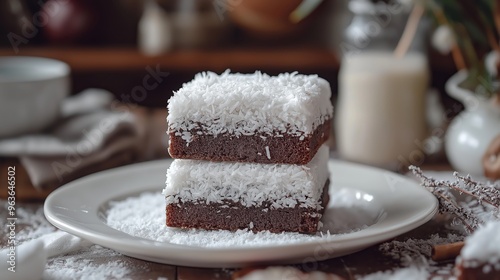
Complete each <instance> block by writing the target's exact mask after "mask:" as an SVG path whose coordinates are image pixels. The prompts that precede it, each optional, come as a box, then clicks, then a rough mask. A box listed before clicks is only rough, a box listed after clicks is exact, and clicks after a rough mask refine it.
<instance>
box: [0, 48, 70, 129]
mask: <svg viewBox="0 0 500 280" xmlns="http://www.w3.org/2000/svg"><path fill="white" fill-rule="evenodd" d="M69 92H70V67H69V66H68V65H67V64H66V63H64V62H61V61H57V60H53V59H48V58H39V57H23V56H15V57H0V138H5V137H11V136H17V135H21V134H28V133H36V132H40V131H42V130H44V129H46V128H47V127H48V126H50V125H51V124H53V123H54V122H55V121H57V119H58V118H59V117H60V114H61V108H60V107H61V103H62V100H63V99H64V98H65V97H66V96H68V95H69Z"/></svg>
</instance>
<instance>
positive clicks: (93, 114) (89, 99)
mask: <svg viewBox="0 0 500 280" xmlns="http://www.w3.org/2000/svg"><path fill="white" fill-rule="evenodd" d="M112 100H113V95H112V94H111V93H109V92H107V91H105V90H100V89H88V90H85V91H83V92H81V93H79V94H77V95H75V96H72V97H69V98H68V99H67V100H65V101H64V103H63V105H62V108H61V110H62V112H61V114H62V118H61V120H60V121H59V122H58V123H56V124H54V125H53V126H52V127H51V128H50V129H48V130H47V131H45V132H44V133H41V134H34V135H23V136H19V137H16V138H9V139H0V156H10V157H19V158H20V160H21V162H22V164H23V166H24V167H25V169H26V171H27V172H28V175H29V177H30V179H31V182H32V184H33V185H34V186H35V187H36V188H46V187H47V188H53V187H56V186H58V185H61V184H63V183H65V182H67V181H70V180H72V179H75V178H77V177H80V176H83V175H86V174H82V170H86V171H87V172H88V170H91V171H98V170H99V168H94V169H95V170H92V168H91V167H92V166H95V165H98V164H103V165H104V167H106V166H108V167H113V163H114V162H116V163H119V162H125V161H126V159H129V158H133V157H135V156H137V154H138V152H139V148H140V147H139V146H140V141H141V133H143V132H142V131H141V129H140V126H139V125H138V123H137V120H136V119H135V117H134V115H133V114H131V113H129V112H116V111H112V110H110V109H109V108H108V107H109V105H110V104H111V101H112Z"/></svg>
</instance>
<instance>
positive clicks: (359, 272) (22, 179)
mask: <svg viewBox="0 0 500 280" xmlns="http://www.w3.org/2000/svg"><path fill="white" fill-rule="evenodd" d="M148 116H150V117H151V116H155V117H154V118H160V117H161V119H162V120H164V114H162V113H158V114H148ZM160 155H161V152H160V153H159V156H160ZM9 165H16V166H18V170H19V171H18V172H17V191H18V194H17V201H16V203H17V208H18V209H22V210H24V211H25V212H28V213H40V211H41V209H43V201H44V197H46V195H47V194H48V193H49V192H50V191H42V192H39V191H36V190H35V189H34V188H33V187H32V186H31V184H30V183H29V178H28V177H27V175H26V173H25V172H24V171H23V170H22V166H21V165H20V163H19V162H18V161H17V160H16V159H5V158H4V159H0V173H1V174H2V175H1V176H0V180H1V183H0V187H1V188H0V192H2V193H1V195H0V198H2V200H0V203H2V204H3V205H6V201H5V197H6V192H7V191H6V190H7V188H6V184H5V182H6V179H5V174H4V173H6V170H7V169H6V168H7V166H9ZM429 168H430V169H434V170H436V169H449V167H448V166H447V165H442V164H441V165H434V166H429ZM37 211H38V212H37ZM6 219H7V211H4V210H2V211H1V212H0V221H1V222H0V224H1V225H2V231H3V232H4V233H8V232H7V227H6V226H5V223H6ZM45 222H46V221H45ZM46 223H47V225H48V222H46ZM37 226H40V225H39V224H35V225H32V224H26V223H24V224H23V223H22V222H21V223H19V224H18V227H17V228H16V231H17V232H20V231H21V230H25V231H26V230H32V229H33V227H37ZM49 226H50V225H49ZM447 232H449V230H447V229H446V228H445V225H444V224H442V223H441V222H440V221H439V220H431V221H430V222H428V223H426V224H425V225H423V226H421V227H419V228H417V229H415V230H413V231H411V232H408V233H406V234H403V235H401V236H399V237H397V238H396V240H406V239H408V238H417V239H425V238H428V237H429V236H430V235H431V234H434V233H441V234H446V233H447ZM6 245H7V234H2V237H1V238H0V247H2V248H3V247H6ZM109 251H111V250H109ZM61 258H62V260H64V257H61ZM84 260H88V261H90V262H91V263H97V264H106V263H110V262H116V261H121V262H122V263H123V264H124V265H125V266H126V268H127V270H128V274H127V277H128V278H130V279H165V278H166V279H169V280H172V279H183V280H190V279H197V280H200V279H231V277H232V274H233V272H234V271H235V269H224V268H214V269H206V268H195V267H182V266H173V265H165V264H158V263H152V262H147V261H143V260H139V259H134V258H130V257H127V256H124V255H120V254H116V253H114V254H107V255H106V254H105V255H91V256H89V255H86V256H85V257H83V258H82V261H84ZM292 265H295V266H296V267H298V268H300V269H301V270H304V271H314V270H320V271H325V272H329V273H334V274H337V275H339V276H341V277H343V278H345V279H356V278H359V277H360V276H363V275H368V274H371V273H375V272H380V271H386V270H391V269H395V268H398V267H402V264H401V263H400V262H399V261H397V260H394V259H392V258H391V257H390V256H387V255H384V254H383V253H382V252H381V251H380V250H379V245H376V246H372V247H370V248H367V249H365V250H363V251H360V252H358V253H354V254H351V255H347V256H344V257H338V258H333V259H327V260H318V261H313V262H311V261H310V259H306V260H305V261H304V262H302V263H296V264H292ZM452 266H453V262H443V263H439V264H436V265H435V267H436V268H437V269H438V270H439V272H434V273H438V274H439V276H441V277H442V279H447V278H449V277H450V275H451V271H452V269H451V268H452ZM161 277H164V278H161ZM109 279H112V278H109Z"/></svg>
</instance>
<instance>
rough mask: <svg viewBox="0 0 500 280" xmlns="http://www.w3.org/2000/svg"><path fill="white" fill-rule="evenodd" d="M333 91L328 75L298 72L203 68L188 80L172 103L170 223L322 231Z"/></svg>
mask: <svg viewBox="0 0 500 280" xmlns="http://www.w3.org/2000/svg"><path fill="white" fill-rule="evenodd" d="M330 96H331V91H330V86H329V84H328V82H327V81H325V80H324V79H322V78H319V77H318V76H317V75H299V74H297V73H291V74H289V73H285V74H280V75H278V76H268V75H266V74H262V73H260V72H256V73H254V74H232V73H230V72H229V71H226V72H224V73H223V74H221V75H217V74H215V73H211V72H207V73H200V74H197V75H196V76H195V78H194V80H192V81H191V82H189V83H186V84H184V85H183V87H182V88H181V89H180V90H179V91H177V92H175V93H174V96H173V97H172V98H171V99H170V100H169V104H168V109H169V115H168V118H167V121H168V133H169V136H170V143H169V153H170V155H171V156H172V157H173V158H175V160H174V161H173V163H172V164H171V166H170V168H169V169H168V171H167V181H166V188H165V189H164V191H163V193H164V195H165V196H166V202H167V206H166V216H167V219H166V220H167V221H166V223H167V226H171V227H180V228H200V229H226V230H237V229H245V228H248V229H251V230H253V231H263V230H269V231H271V232H283V231H294V232H302V233H313V232H316V231H317V229H318V225H319V220H320V218H321V215H322V214H323V211H324V209H325V206H326V204H327V202H328V185H329V174H328V167H327V161H328V147H327V146H325V145H323V143H324V142H325V141H326V140H327V138H328V135H329V131H330V126H331V120H332V114H333V107H332V105H331V102H330ZM322 145H323V146H322Z"/></svg>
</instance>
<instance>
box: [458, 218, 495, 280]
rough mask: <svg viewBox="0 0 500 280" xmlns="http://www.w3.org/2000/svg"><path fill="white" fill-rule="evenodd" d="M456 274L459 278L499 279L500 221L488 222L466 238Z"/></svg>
mask: <svg viewBox="0 0 500 280" xmlns="http://www.w3.org/2000/svg"><path fill="white" fill-rule="evenodd" d="M456 275H457V277H458V279H459V280H477V279H488V280H500V221H492V222H488V223H487V224H486V225H485V226H483V227H481V228H479V229H478V230H476V231H475V232H474V233H473V234H472V235H471V236H469V237H467V238H466V240H465V246H464V247H463V248H462V251H461V252H460V256H459V257H458V258H457V261H456Z"/></svg>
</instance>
